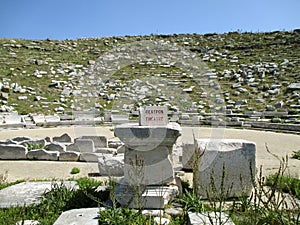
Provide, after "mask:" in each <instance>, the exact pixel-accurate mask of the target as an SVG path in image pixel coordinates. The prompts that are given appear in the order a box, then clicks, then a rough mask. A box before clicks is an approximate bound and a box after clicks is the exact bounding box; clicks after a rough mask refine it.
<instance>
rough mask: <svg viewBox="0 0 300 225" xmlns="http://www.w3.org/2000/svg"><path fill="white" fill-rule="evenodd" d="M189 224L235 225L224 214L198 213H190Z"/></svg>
mask: <svg viewBox="0 0 300 225" xmlns="http://www.w3.org/2000/svg"><path fill="white" fill-rule="evenodd" d="M188 224H189V225H206V224H210V225H219V224H223V225H234V223H233V221H232V220H231V219H230V217H229V216H228V215H227V214H226V213H223V212H221V213H220V212H207V213H197V212H188Z"/></svg>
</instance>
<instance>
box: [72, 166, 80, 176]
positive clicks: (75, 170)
mask: <svg viewBox="0 0 300 225" xmlns="http://www.w3.org/2000/svg"><path fill="white" fill-rule="evenodd" d="M77 173H80V169H79V168H77V167H74V168H72V170H71V174H77Z"/></svg>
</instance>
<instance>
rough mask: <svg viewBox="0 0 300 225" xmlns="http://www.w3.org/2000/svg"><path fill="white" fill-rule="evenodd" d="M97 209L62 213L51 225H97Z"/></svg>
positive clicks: (73, 210)
mask: <svg viewBox="0 0 300 225" xmlns="http://www.w3.org/2000/svg"><path fill="white" fill-rule="evenodd" d="M100 210H104V209H103V208H102V209H99V208H84V209H72V210H69V211H66V212H63V213H62V214H61V215H60V216H59V217H58V219H57V220H56V221H55V223H54V224H53V225H66V224H70V225H71V224H72V225H83V224H87V225H98V212H99V211H100Z"/></svg>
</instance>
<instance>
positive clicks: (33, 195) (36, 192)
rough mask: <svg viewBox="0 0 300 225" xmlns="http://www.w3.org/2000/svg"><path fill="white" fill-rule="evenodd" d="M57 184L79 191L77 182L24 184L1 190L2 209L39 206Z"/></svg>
mask: <svg viewBox="0 0 300 225" xmlns="http://www.w3.org/2000/svg"><path fill="white" fill-rule="evenodd" d="M54 184H57V185H58V187H60V186H61V185H64V186H66V187H67V188H68V189H70V190H76V189H78V185H77V182H75V181H64V182H63V183H62V182H51V181H49V182H23V183H19V184H16V185H13V186H10V187H7V188H4V189H2V190H0V208H9V207H13V206H28V205H30V204H36V205H37V204H39V203H40V202H41V196H42V195H43V194H44V193H45V192H49V191H51V190H52V189H53V187H54V186H55V185H54Z"/></svg>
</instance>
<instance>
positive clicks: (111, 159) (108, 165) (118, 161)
mask: <svg viewBox="0 0 300 225" xmlns="http://www.w3.org/2000/svg"><path fill="white" fill-rule="evenodd" d="M98 168H99V173H100V175H102V176H123V175H124V154H119V155H116V156H112V155H109V154H103V155H102V156H101V157H99V158H98Z"/></svg>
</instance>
